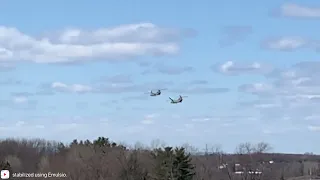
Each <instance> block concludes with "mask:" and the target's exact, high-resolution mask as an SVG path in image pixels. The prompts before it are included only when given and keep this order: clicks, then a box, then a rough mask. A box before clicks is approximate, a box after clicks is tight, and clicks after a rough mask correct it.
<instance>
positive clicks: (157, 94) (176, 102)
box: [146, 89, 188, 104]
mask: <svg viewBox="0 0 320 180" xmlns="http://www.w3.org/2000/svg"><path fill="white" fill-rule="evenodd" d="M163 90H167V89H158V90H157V91H154V90H151V91H150V92H148V93H146V94H149V95H150V96H160V95H161V93H162V91H163ZM184 97H188V96H181V95H179V98H178V99H172V98H171V97H169V99H170V100H171V102H170V103H171V104H178V103H182V101H183V98H184Z"/></svg>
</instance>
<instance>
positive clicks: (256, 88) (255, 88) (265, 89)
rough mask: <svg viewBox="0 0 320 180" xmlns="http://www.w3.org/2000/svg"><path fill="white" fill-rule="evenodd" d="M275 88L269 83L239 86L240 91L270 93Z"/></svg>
mask: <svg viewBox="0 0 320 180" xmlns="http://www.w3.org/2000/svg"><path fill="white" fill-rule="evenodd" d="M272 90H273V86H272V85H271V84H267V83H253V84H244V85H241V86H240V87H239V91H242V92H247V93H252V94H268V93H270V92H271V91H272Z"/></svg>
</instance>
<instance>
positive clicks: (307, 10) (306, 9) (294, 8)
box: [279, 3, 320, 18]
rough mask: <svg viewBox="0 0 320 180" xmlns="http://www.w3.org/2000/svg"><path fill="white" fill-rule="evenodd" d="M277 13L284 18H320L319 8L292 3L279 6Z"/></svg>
mask: <svg viewBox="0 0 320 180" xmlns="http://www.w3.org/2000/svg"><path fill="white" fill-rule="evenodd" d="M279 13H280V15H282V16H285V17H294V18H320V7H310V6H304V5H299V4H294V3H286V4H283V5H282V6H281V8H280V9H279Z"/></svg>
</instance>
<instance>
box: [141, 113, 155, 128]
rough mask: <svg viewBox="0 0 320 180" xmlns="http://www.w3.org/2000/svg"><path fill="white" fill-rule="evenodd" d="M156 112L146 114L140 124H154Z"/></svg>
mask: <svg viewBox="0 0 320 180" xmlns="http://www.w3.org/2000/svg"><path fill="white" fill-rule="evenodd" d="M158 116H159V115H158V114H148V115H146V116H145V117H144V119H143V120H142V121H141V123H142V124H146V125H148V124H154V122H155V118H157V117H158Z"/></svg>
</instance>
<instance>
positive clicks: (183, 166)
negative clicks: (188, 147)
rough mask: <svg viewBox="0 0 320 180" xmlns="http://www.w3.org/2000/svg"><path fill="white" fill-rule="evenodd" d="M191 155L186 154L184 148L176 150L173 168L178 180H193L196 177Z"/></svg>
mask: <svg viewBox="0 0 320 180" xmlns="http://www.w3.org/2000/svg"><path fill="white" fill-rule="evenodd" d="M191 160H192V159H191V157H190V154H186V152H185V149H184V148H176V149H175V159H174V162H173V167H174V171H175V173H174V174H175V179H176V180H191V179H192V178H193V176H194V175H195V173H194V169H195V167H194V166H193V165H192V164H191Z"/></svg>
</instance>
